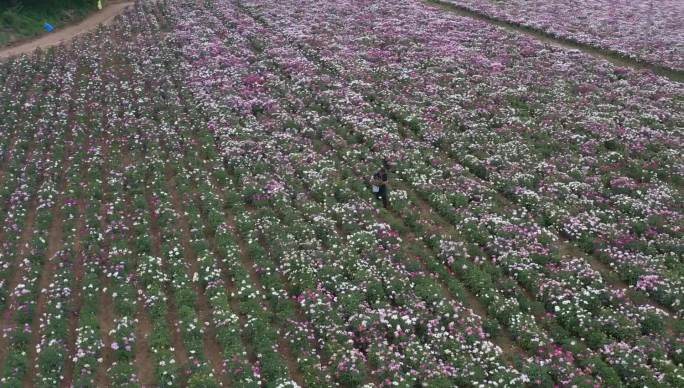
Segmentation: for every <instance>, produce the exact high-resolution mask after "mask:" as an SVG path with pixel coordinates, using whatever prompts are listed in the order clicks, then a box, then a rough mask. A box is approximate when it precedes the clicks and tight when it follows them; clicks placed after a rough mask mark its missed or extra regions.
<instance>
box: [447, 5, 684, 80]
mask: <svg viewBox="0 0 684 388" xmlns="http://www.w3.org/2000/svg"><path fill="white" fill-rule="evenodd" d="M446 2H448V3H452V4H456V5H459V6H463V7H466V8H468V9H471V10H475V11H478V12H482V13H484V14H486V15H488V16H492V17H495V18H499V19H503V20H506V21H509V22H513V23H517V24H521V25H523V26H528V27H533V28H536V29H540V30H542V31H544V32H547V33H549V34H552V35H555V36H559V37H563V38H569V39H572V40H575V41H578V42H582V43H586V44H590V45H593V46H598V47H601V48H607V49H611V50H614V51H617V52H619V53H621V54H623V55H625V56H629V57H633V58H636V59H639V60H642V61H646V62H651V63H657V64H662V65H665V66H667V67H671V68H673V69H678V70H682V69H684V57H682V50H684V46H682V39H681V38H682V35H683V34H684V29H682V26H681V23H678V22H677V21H678V20H681V18H682V17H684V8H683V7H682V5H681V3H679V2H677V1H658V2H653V1H646V0H640V1H608V0H583V1H575V2H572V3H568V2H563V1H530V0H515V1H505V2H502V1H493V0H448V1H446Z"/></svg>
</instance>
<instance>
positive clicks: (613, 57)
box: [425, 0, 684, 82]
mask: <svg viewBox="0 0 684 388" xmlns="http://www.w3.org/2000/svg"><path fill="white" fill-rule="evenodd" d="M425 2H426V3H428V4H430V5H433V6H435V7H439V8H442V9H444V10H447V11H450V12H453V13H455V14H457V15H459V16H464V17H468V18H472V19H477V20H481V21H483V22H485V23H488V24H493V25H496V26H498V27H501V28H503V29H505V30H507V31H512V32H516V33H522V34H525V35H527V36H530V37H532V38H534V39H537V40H539V41H542V42H544V43H548V44H550V45H552V46H556V47H561V48H565V49H572V50H579V51H582V52H583V53H585V54H588V55H591V56H594V57H597V58H600V59H603V60H606V61H608V62H611V63H612V64H614V65H616V66H622V67H629V68H632V69H637V70H651V71H653V72H654V73H655V74H658V75H659V76H662V77H665V78H668V79H670V80H672V81H676V82H684V71H678V70H674V69H670V68H668V67H666V66H662V65H658V64H655V63H647V62H642V61H639V60H637V59H633V58H629V57H626V56H624V55H623V54H621V53H618V52H616V51H612V50H609V49H602V48H598V47H596V46H592V45H590V44H586V43H580V42H577V41H575V40H572V39H569V38H561V37H557V36H554V35H552V34H550V33H548V32H545V31H542V30H539V29H536V28H532V27H528V26H524V25H521V24H518V23H513V22H509V21H505V20H501V19H498V18H495V17H492V16H489V15H486V14H484V13H481V12H478V11H474V10H472V9H470V8H468V7H465V6H462V5H458V4H454V3H451V2H447V1H443V0H425Z"/></svg>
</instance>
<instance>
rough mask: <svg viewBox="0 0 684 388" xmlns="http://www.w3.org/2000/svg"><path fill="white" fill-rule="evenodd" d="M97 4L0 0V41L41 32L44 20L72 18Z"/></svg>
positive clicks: (74, 0)
mask: <svg viewBox="0 0 684 388" xmlns="http://www.w3.org/2000/svg"><path fill="white" fill-rule="evenodd" d="M103 3H104V1H103ZM96 6H97V1H96V0H50V1H41V0H0V26H2V27H1V28H0V45H6V44H8V43H11V42H13V41H16V40H21V39H26V38H30V37H33V36H36V35H39V34H41V33H43V32H44V30H43V23H45V22H48V23H51V24H52V25H54V26H56V27H60V26H63V25H65V24H67V23H70V22H73V21H74V20H77V19H79V18H82V17H84V16H85V15H87V14H88V13H89V12H91V11H93V10H94V9H96Z"/></svg>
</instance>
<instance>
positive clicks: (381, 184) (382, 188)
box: [371, 160, 389, 209]
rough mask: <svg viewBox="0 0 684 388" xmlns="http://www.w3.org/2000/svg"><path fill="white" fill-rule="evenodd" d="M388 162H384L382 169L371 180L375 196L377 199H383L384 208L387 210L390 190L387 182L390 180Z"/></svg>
mask: <svg viewBox="0 0 684 388" xmlns="http://www.w3.org/2000/svg"><path fill="white" fill-rule="evenodd" d="M387 170H388V168H387V161H384V160H383V162H382V167H380V169H379V170H378V172H376V173H375V174H373V178H372V179H371V185H372V189H373V194H375V198H377V199H381V200H382V206H384V207H385V209H388V208H389V192H388V191H389V190H388V188H387V180H388V175H387Z"/></svg>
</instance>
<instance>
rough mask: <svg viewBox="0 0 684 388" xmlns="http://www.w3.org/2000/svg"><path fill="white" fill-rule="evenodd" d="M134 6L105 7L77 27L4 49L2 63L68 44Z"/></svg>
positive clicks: (115, 5)
mask: <svg viewBox="0 0 684 388" xmlns="http://www.w3.org/2000/svg"><path fill="white" fill-rule="evenodd" d="M132 4H133V2H132V1H126V2H123V3H115V4H110V5H108V6H106V7H104V8H103V9H102V10H101V11H98V12H96V13H94V14H92V15H91V16H89V17H87V18H86V19H84V20H82V21H81V22H80V23H78V24H76V25H73V26H69V27H66V28H63V29H59V30H56V31H55V32H53V33H49V34H47V35H43V36H42V37H40V38H38V39H35V40H31V41H28V42H25V43H23V44H19V45H18V46H13V47H7V48H2V49H0V61H2V60H5V59H7V58H10V57H13V56H16V55H19V54H28V53H32V52H33V50H35V49H37V48H39V47H40V48H47V47H52V46H57V45H59V44H62V43H65V42H68V41H70V40H71V39H73V38H74V37H76V36H78V35H81V34H83V33H86V32H88V31H91V30H94V29H96V28H97V26H99V25H100V24H104V25H107V24H109V23H110V22H111V21H112V20H114V17H116V16H117V15H119V14H121V13H122V12H123V11H124V10H125V9H126V8H127V7H128V6H130V5H132Z"/></svg>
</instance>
